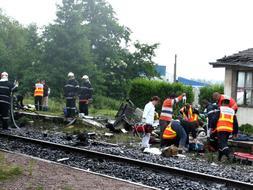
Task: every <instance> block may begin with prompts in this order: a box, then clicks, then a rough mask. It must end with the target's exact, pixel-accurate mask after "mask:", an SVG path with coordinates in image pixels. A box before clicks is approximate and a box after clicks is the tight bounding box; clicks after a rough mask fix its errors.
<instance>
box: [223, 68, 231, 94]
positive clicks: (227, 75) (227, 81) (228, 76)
mask: <svg viewBox="0 0 253 190" xmlns="http://www.w3.org/2000/svg"><path fill="white" fill-rule="evenodd" d="M232 79H233V71H232V69H226V70H225V80H224V81H225V84H224V94H226V95H227V96H232Z"/></svg>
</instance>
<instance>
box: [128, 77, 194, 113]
mask: <svg viewBox="0 0 253 190" xmlns="http://www.w3.org/2000/svg"><path fill="white" fill-rule="evenodd" d="M131 84H132V85H131V88H130V92H129V98H130V100H132V101H133V103H134V104H135V105H136V106H138V107H140V108H143V107H144V105H145V104H146V103H147V102H148V101H149V100H150V98H151V97H152V96H159V97H160V98H161V103H162V102H163V101H164V100H165V99H166V98H167V97H168V96H169V94H171V93H176V95H181V94H182V93H183V92H184V93H186V95H187V101H188V102H193V99H194V95H193V92H192V87H190V86H185V85H183V84H181V83H173V84H170V83H167V82H162V81H155V80H147V79H143V78H138V79H134V80H133V81H132V83H131ZM160 107H161V105H160ZM160 107H159V108H158V110H160Z"/></svg>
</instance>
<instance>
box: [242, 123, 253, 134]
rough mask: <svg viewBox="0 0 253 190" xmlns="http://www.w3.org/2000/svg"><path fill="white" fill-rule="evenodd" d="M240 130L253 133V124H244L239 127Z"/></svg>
mask: <svg viewBox="0 0 253 190" xmlns="http://www.w3.org/2000/svg"><path fill="white" fill-rule="evenodd" d="M239 130H240V131H241V132H242V133H244V134H248V135H252V134H253V126H252V125H251V124H248V123H247V124H243V125H241V126H240V127H239Z"/></svg>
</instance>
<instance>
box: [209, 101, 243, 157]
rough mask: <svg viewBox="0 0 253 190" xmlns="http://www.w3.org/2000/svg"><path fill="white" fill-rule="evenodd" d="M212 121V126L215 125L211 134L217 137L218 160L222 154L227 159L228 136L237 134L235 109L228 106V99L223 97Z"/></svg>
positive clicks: (228, 151)
mask: <svg viewBox="0 0 253 190" xmlns="http://www.w3.org/2000/svg"><path fill="white" fill-rule="evenodd" d="M212 122H213V123H212V126H216V128H214V129H213V130H212V134H215V133H216V134H217V138H218V148H219V154H218V160H219V161H221V159H222V157H223V156H224V155H225V156H226V157H227V158H228V159H229V154H230V150H229V147H228V139H229V136H230V135H231V134H233V138H234V137H236V136H237V134H238V121H237V118H236V115H235V110H234V109H232V108H231V107H230V100H229V99H224V100H223V101H222V104H221V107H220V111H219V112H217V113H216V114H215V115H214V118H213V120H212Z"/></svg>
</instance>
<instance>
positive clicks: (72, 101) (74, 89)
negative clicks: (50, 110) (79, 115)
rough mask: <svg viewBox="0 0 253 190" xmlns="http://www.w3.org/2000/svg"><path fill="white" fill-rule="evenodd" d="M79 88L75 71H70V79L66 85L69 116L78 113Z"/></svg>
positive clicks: (65, 92) (65, 91) (65, 93)
mask: <svg viewBox="0 0 253 190" xmlns="http://www.w3.org/2000/svg"><path fill="white" fill-rule="evenodd" d="M78 89H79V84H78V82H77V80H76V79H75V76H74V73H72V72H70V73H68V81H67V83H66V84H65V86H64V95H65V98H66V109H67V117H74V116H75V115H76V96H77V94H78Z"/></svg>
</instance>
